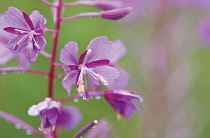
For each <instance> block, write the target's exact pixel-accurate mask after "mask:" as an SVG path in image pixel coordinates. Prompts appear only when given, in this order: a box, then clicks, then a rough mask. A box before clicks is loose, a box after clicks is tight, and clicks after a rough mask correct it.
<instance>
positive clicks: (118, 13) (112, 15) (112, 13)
mask: <svg viewBox="0 0 210 138" xmlns="http://www.w3.org/2000/svg"><path fill="white" fill-rule="evenodd" d="M131 10H132V8H131V7H127V8H121V9H115V10H109V11H102V12H101V13H100V17H101V18H104V19H109V20H118V19H121V18H123V17H124V16H125V15H127V14H128V13H129V12H130V11H131Z"/></svg>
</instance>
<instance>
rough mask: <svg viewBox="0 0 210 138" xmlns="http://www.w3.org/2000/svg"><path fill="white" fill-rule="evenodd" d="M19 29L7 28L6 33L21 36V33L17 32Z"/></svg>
mask: <svg viewBox="0 0 210 138" xmlns="http://www.w3.org/2000/svg"><path fill="white" fill-rule="evenodd" d="M17 29H18V28H14V27H6V28H4V31H6V32H8V33H12V34H16V35H17V34H18V35H19V34H20V33H19V32H17V31H16V30H17ZM18 30H22V29H18ZM22 31H26V30H22Z"/></svg>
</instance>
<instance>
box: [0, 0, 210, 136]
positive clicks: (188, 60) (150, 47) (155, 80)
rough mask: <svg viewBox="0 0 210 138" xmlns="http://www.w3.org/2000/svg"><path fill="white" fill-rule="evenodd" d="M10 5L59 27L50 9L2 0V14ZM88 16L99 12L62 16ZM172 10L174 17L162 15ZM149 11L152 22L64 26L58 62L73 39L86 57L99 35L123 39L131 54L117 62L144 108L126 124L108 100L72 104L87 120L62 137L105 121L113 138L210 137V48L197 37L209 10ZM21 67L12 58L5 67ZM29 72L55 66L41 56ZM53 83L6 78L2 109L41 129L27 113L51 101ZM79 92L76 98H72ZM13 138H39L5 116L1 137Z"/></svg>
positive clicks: (1, 78)
mask: <svg viewBox="0 0 210 138" xmlns="http://www.w3.org/2000/svg"><path fill="white" fill-rule="evenodd" d="M50 2H52V0H51V1H50ZM65 2H70V1H68V0H66V1H65ZM9 6H15V7H16V8H18V9H19V10H23V11H25V12H26V13H28V14H30V13H31V12H32V11H33V10H39V11H40V13H41V14H43V15H44V16H45V18H46V19H47V24H46V27H47V28H50V29H53V25H54V23H53V19H52V14H51V9H50V8H49V7H48V6H46V5H44V4H42V3H41V2H39V1H38V0H27V1H26V0H0V13H4V12H5V11H6V10H7V8H8V7H9ZM90 11H100V10H98V9H96V8H94V7H92V6H77V7H72V8H68V7H67V8H66V9H65V12H64V16H65V17H68V16H70V15H75V14H78V13H81V12H90ZM167 11H170V13H169V15H165V14H164V13H165V12H167ZM147 12H148V13H146V16H143V15H142V16H141V17H139V18H135V19H132V20H130V19H127V20H126V19H123V20H119V21H109V20H105V19H100V18H98V17H92V18H81V19H76V20H73V21H66V22H64V23H63V24H62V28H61V35H60V40H59V50H58V53H57V62H59V60H58V59H59V53H60V50H61V49H62V48H63V46H64V45H65V44H66V43H67V42H69V41H75V42H77V43H78V45H79V49H80V50H79V53H81V52H82V51H83V50H85V49H86V47H87V45H88V44H89V41H90V40H92V39H93V38H95V37H98V36H107V37H108V38H109V40H111V41H113V40H116V39H121V40H123V41H124V43H125V45H126V46H127V50H128V52H127V55H126V56H125V57H123V58H122V59H121V60H120V61H119V63H120V64H121V65H122V66H123V68H125V69H126V70H127V71H128V72H129V73H130V81H129V85H128V87H127V89H130V90H133V91H135V92H136V93H137V94H139V95H141V96H142V97H143V98H144V102H143V103H137V102H135V103H136V104H137V105H138V106H139V107H140V108H141V111H140V112H135V113H134V115H133V118H132V119H131V120H126V119H124V118H123V117H122V119H121V120H120V121H118V120H117V117H116V113H115V112H114V111H113V110H112V108H111V107H110V106H109V104H108V103H107V102H106V101H105V100H104V99H103V98H101V99H99V100H98V99H91V100H90V101H84V100H82V99H80V100H79V102H67V103H65V105H75V106H77V107H78V108H79V109H80V111H81V112H82V114H83V120H82V122H81V123H80V124H79V125H78V126H77V127H76V128H75V129H73V130H63V131H62V133H61V134H60V136H61V138H67V137H69V138H70V137H72V136H73V135H74V134H75V133H76V132H77V131H78V130H79V129H80V128H82V127H83V126H84V125H86V124H87V123H89V122H91V121H93V120H95V119H96V120H100V119H102V118H107V120H108V121H109V123H110V124H111V131H110V137H114V138H128V137H130V138H141V137H142V138H209V137H210V131H209V130H210V123H209V122H210V118H209V113H210V108H209V105H210V93H209V91H210V85H209V84H210V62H209V59H210V50H209V48H208V46H207V45H205V44H204V43H203V42H202V41H201V40H200V39H199V35H198V25H199V23H200V20H201V19H202V18H203V17H204V16H208V12H209V11H203V10H198V9H196V8H191V9H185V8H181V9H178V8H172V9H170V7H169V8H167V9H166V11H165V12H164V10H163V13H161V12H160V14H161V15H163V16H164V17H163V16H158V15H156V12H157V11H147ZM161 21H162V22H161ZM174 21H175V23H174ZM171 22H172V23H171ZM168 30H169V31H168ZM52 37H53V36H52V34H50V33H46V34H45V38H46V39H47V46H46V48H45V50H46V51H47V52H49V53H51V48H52ZM162 51H163V54H161V53H162ZM162 55H166V56H165V57H166V58H165V60H166V61H165V62H166V65H165V67H164V68H165V69H159V68H158V66H159V62H158V59H159V58H160V59H163V58H162ZM156 63H157V65H156ZM17 64H18V63H17V61H15V60H12V61H10V62H9V63H8V64H6V65H4V66H2V67H9V66H16V65H17ZM30 68H32V69H38V70H44V71H47V70H48V69H49V61H48V59H46V58H45V57H43V56H42V55H39V56H38V59H37V61H36V62H35V63H34V64H33V65H32V66H31V67H30ZM62 70H63V69H58V70H56V72H61V71H62ZM61 80H62V78H58V79H56V81H55V93H54V95H55V99H61V98H66V97H67V92H66V90H65V89H64V88H63V87H62V85H61ZM47 83H48V79H47V77H46V76H42V75H37V74H29V73H7V74H0V110H3V111H5V112H8V113H10V114H12V115H15V116H16V117H18V118H20V119H22V120H24V121H25V122H27V123H28V124H30V125H32V126H33V127H34V128H38V127H39V125H40V122H41V121H40V118H39V117H31V116H28V114H27V110H28V108H29V107H30V106H31V105H34V104H37V103H38V102H40V101H43V100H44V98H45V97H46V96H47V89H48V88H47ZM76 93H77V92H76V91H72V92H71V94H72V95H74V94H76ZM14 137H19V138H24V137H31V138H38V137H40V136H36V135H33V134H31V135H30V136H29V135H27V133H26V131H25V130H23V129H20V130H19V129H16V128H15V125H14V124H12V123H9V122H7V121H5V120H4V119H2V118H0V138H14Z"/></svg>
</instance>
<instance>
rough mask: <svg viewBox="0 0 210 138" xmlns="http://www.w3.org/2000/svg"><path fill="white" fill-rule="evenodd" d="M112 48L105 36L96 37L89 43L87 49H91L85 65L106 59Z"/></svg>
mask: <svg viewBox="0 0 210 138" xmlns="http://www.w3.org/2000/svg"><path fill="white" fill-rule="evenodd" d="M112 48H113V43H112V42H110V41H108V39H107V37H106V36H101V37H96V38H94V39H93V40H91V41H90V44H89V45H88V47H87V50H88V49H91V53H90V55H87V59H86V63H88V62H91V61H95V60H100V59H106V58H107V56H108V55H109V54H110V53H111V51H112Z"/></svg>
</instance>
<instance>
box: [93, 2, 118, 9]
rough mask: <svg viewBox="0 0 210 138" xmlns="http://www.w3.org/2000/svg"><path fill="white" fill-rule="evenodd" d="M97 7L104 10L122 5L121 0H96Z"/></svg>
mask: <svg viewBox="0 0 210 138" xmlns="http://www.w3.org/2000/svg"><path fill="white" fill-rule="evenodd" d="M94 5H95V7H97V8H99V9H103V10H112V9H116V8H119V7H120V6H121V2H118V1H95V4H94Z"/></svg>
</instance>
